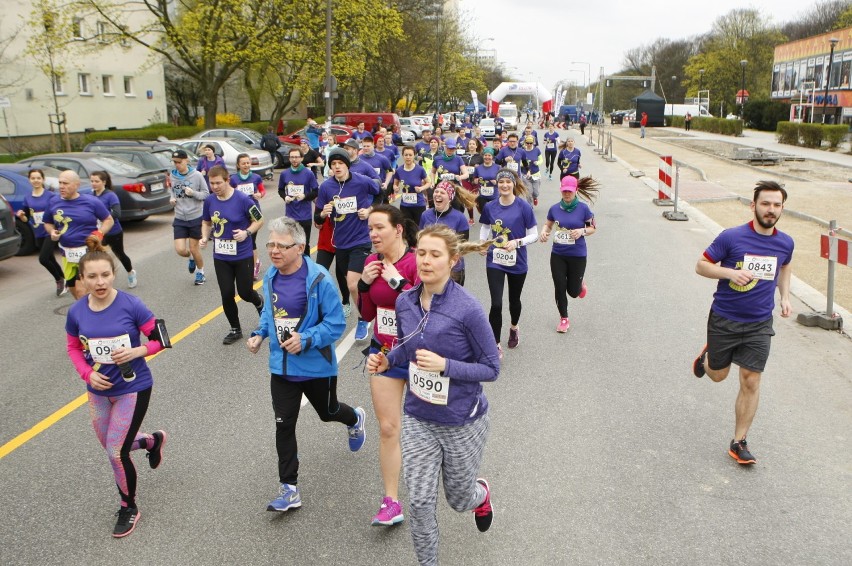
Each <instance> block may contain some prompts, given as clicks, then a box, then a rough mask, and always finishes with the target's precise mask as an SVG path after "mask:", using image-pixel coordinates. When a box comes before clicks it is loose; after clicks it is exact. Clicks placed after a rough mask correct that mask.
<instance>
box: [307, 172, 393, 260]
mask: <svg viewBox="0 0 852 566" xmlns="http://www.w3.org/2000/svg"><path fill="white" fill-rule="evenodd" d="M378 193H379V189H378V187H377V186H376V185H375V184H374V183H373V181H372V180H371V179H369V178H367V177H365V176H363V175H359V174H357V173H351V174H350V176H349V178H348V179H347V180H346V181H344V182H342V183H341V182H339V181H338V180H337V179H335V178H334V177H329V178H328V179H326V180H325V181H323V183H322V184H321V185H320V187H319V194H318V195H317V202H316V208H317V210H322V208H323V207H324V206H325V205H326V204H327V203H329V202H332V201H336V204H335V208H334V210H332V211H331V214H330V215H329V216H328V217H327V219H326V220H327V221H330V222H333V223H334V224H332V229H333V232H332V235H331V238H332V244H333V245H334V247H335V248H337V249H339V250H348V249H351V248H355V247H358V246H370V245H371V243H370V228H369V227H368V226H367V219H364V220H361V219H360V218H358V210H359V209H361V208H368V207H369V206H370V205H371V204H373V196H374V195H377V194H378Z"/></svg>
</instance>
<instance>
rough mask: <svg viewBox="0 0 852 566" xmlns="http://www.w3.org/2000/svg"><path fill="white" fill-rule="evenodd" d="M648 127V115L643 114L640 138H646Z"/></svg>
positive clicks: (640, 124) (640, 122) (640, 121)
mask: <svg viewBox="0 0 852 566" xmlns="http://www.w3.org/2000/svg"><path fill="white" fill-rule="evenodd" d="M647 125H648V113H647V112H642V118H641V119H640V120H639V130H640V134H639V137H640V138H643V139H644V138H645V126H647Z"/></svg>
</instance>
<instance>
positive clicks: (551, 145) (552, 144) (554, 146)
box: [547, 142, 556, 149]
mask: <svg viewBox="0 0 852 566" xmlns="http://www.w3.org/2000/svg"><path fill="white" fill-rule="evenodd" d="M547 148H548V149H556V142H547Z"/></svg>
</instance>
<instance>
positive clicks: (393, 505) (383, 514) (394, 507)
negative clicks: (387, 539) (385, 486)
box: [371, 497, 405, 527]
mask: <svg viewBox="0 0 852 566" xmlns="http://www.w3.org/2000/svg"><path fill="white" fill-rule="evenodd" d="M404 520H405V515H403V514H402V504H401V503H400V502H399V501H394V500H393V499H391V498H390V497H385V498H383V499H382V506H381V507H379V512H378V513H376V516H375V517H373V522H372V523H371V524H372V525H373V526H374V527H381V526H385V527H390V526H391V525H398V524H400V523H401V522H403V521H404Z"/></svg>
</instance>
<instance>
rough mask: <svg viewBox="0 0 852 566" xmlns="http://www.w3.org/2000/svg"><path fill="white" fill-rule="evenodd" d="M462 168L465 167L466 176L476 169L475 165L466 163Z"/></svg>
mask: <svg viewBox="0 0 852 566" xmlns="http://www.w3.org/2000/svg"><path fill="white" fill-rule="evenodd" d="M464 169H465V171H467V174H468V176H470V175H473V172H474V171H475V170H476V167H472V166H470V165H468V166H467V167H465V168H464Z"/></svg>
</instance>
